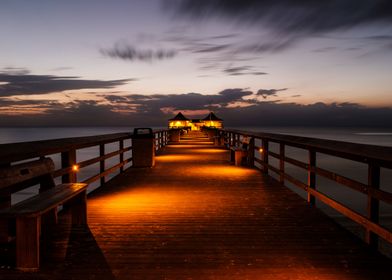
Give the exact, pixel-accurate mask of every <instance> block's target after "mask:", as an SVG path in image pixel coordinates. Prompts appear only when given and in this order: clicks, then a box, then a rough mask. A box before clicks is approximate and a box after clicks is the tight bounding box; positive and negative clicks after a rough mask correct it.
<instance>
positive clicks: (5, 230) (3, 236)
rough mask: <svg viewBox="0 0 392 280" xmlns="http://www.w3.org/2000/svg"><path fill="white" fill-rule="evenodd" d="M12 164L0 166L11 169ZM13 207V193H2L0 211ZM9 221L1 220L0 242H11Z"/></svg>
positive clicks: (2, 191)
mask: <svg viewBox="0 0 392 280" xmlns="http://www.w3.org/2000/svg"><path fill="white" fill-rule="evenodd" d="M9 166H11V165H10V164H4V165H0V168H1V167H9ZM10 207H11V192H10V191H4V190H1V191H0V209H7V208H10ZM9 228H10V225H9V220H8V219H1V220H0V242H8V241H9V240H8V239H9Z"/></svg>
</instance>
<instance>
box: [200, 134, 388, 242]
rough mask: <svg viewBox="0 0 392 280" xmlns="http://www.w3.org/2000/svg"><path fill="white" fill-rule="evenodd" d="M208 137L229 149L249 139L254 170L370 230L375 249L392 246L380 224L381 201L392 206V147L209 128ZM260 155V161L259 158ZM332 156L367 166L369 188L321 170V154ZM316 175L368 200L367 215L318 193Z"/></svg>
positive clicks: (249, 158)
mask: <svg viewBox="0 0 392 280" xmlns="http://www.w3.org/2000/svg"><path fill="white" fill-rule="evenodd" d="M205 129H206V130H207V131H208V134H209V135H210V137H211V135H212V136H213V137H219V138H222V141H220V142H219V143H222V142H223V143H224V144H225V145H227V147H228V148H230V147H233V146H239V145H240V143H241V140H242V139H243V138H244V137H248V138H250V139H249V148H248V150H249V152H248V162H249V163H250V165H251V166H252V167H255V168H257V169H259V170H260V171H262V172H263V173H264V174H266V175H269V172H273V173H275V174H277V175H278V179H275V180H277V181H278V182H279V183H281V184H282V185H285V183H286V182H290V183H292V184H293V185H295V186H296V187H299V188H300V189H303V190H304V191H305V192H307V197H308V198H307V201H308V203H309V204H311V205H313V206H314V205H315V202H316V199H317V200H319V201H322V202H323V203H324V204H326V205H328V206H329V207H332V208H333V209H335V210H337V211H338V212H340V213H341V214H343V215H345V216H346V217H348V218H350V219H351V220H353V221H354V222H356V223H358V224H359V225H361V226H363V227H364V229H365V230H366V235H365V241H366V242H367V243H368V244H369V245H370V246H371V247H373V248H378V243H379V242H378V241H379V237H381V238H383V239H384V240H386V241H387V242H389V243H392V232H391V231H390V230H389V229H386V228H385V227H383V226H382V225H380V223H379V216H380V213H379V208H380V201H382V202H385V203H388V204H392V193H391V192H388V191H386V190H383V189H380V177H381V172H380V169H381V168H388V169H392V147H383V146H376V145H366V144H357V143H349V142H343V141H335V140H325V139H317V138H310V137H302V136H293V135H284V134H273V133H263V132H257V133H254V132H249V131H241V130H234V129H221V130H218V129H209V128H205ZM255 140H257V141H261V146H257V145H255ZM271 142H273V143H277V144H279V152H272V151H271V150H270V148H269V143H271ZM287 147H295V148H300V149H303V150H306V151H307V152H308V160H307V162H303V161H301V160H298V159H295V158H291V157H287V156H286V155H285V150H286V148H287ZM256 153H259V155H260V157H259V158H258V157H256V156H255V154H256ZM319 153H320V154H326V155H331V156H334V157H338V158H344V159H349V160H353V161H356V162H360V163H364V164H367V166H368V182H367V184H364V183H361V182H358V181H356V180H354V179H351V178H348V177H345V176H343V175H341V174H337V173H335V172H332V171H329V170H326V169H324V168H320V167H319V166H317V157H318V156H317V155H318V154H319ZM269 157H273V158H275V159H277V160H278V161H279V166H278V167H276V166H273V165H271V164H270V163H269ZM286 163H289V164H292V165H294V166H296V167H299V168H301V169H304V170H306V171H307V174H308V178H307V183H304V182H302V181H301V180H299V179H297V178H295V177H294V176H293V175H289V174H287V173H286V168H285V164H286ZM316 175H319V176H322V177H324V178H327V179H329V180H332V181H334V182H336V183H338V184H340V185H342V186H345V187H348V188H350V189H352V190H354V191H357V192H359V193H362V194H364V195H366V196H367V200H368V203H367V208H366V215H362V214H360V213H358V212H356V211H355V210H353V209H351V208H350V207H348V206H347V204H345V203H342V202H338V201H336V200H334V199H332V198H331V197H328V196H327V195H326V194H324V193H322V192H320V191H318V190H317V189H318V186H319V184H318V182H317V180H316Z"/></svg>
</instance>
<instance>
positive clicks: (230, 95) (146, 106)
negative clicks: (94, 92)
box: [102, 88, 253, 113]
mask: <svg viewBox="0 0 392 280" xmlns="http://www.w3.org/2000/svg"><path fill="white" fill-rule="evenodd" d="M252 94H253V92H252V91H249V90H245V89H241V88H233V89H225V90H223V91H221V92H219V93H218V94H211V95H204V94H200V93H193V92H191V93H186V94H155V95H140V94H131V95H122V96H117V95H105V96H102V97H103V98H105V99H106V100H107V101H109V102H111V103H112V104H115V105H119V104H122V105H123V106H127V105H128V106H134V107H136V108H137V112H151V113H153V112H155V111H157V110H161V109H162V108H172V110H205V109H208V108H210V107H217V106H218V107H225V106H228V105H229V104H232V103H235V102H244V101H245V100H244V99H243V97H246V96H250V95H252ZM248 102H252V101H248Z"/></svg>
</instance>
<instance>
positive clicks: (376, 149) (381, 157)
mask: <svg viewBox="0 0 392 280" xmlns="http://www.w3.org/2000/svg"><path fill="white" fill-rule="evenodd" d="M225 131H226V132H231V133H235V134H240V135H243V136H248V137H255V138H263V139H266V140H268V141H270V142H276V143H283V144H288V145H290V146H292V147H297V148H302V149H314V150H317V151H318V152H320V153H325V154H329V155H333V156H338V157H343V158H346V159H351V160H355V161H359V162H364V163H369V162H371V161H376V162H378V164H379V165H381V166H383V167H387V168H392V147H384V146H377V145H368V144H359V143H350V142H344V141H336V140H327V139H319V138H311V137H304V136H294V135H286V134H273V133H264V132H257V133H252V132H249V131H241V130H234V129H233V130H232V129H230V130H227V129H226V130H225Z"/></svg>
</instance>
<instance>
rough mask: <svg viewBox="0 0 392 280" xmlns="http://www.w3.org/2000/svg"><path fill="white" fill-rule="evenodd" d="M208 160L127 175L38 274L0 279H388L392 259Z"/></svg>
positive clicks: (167, 160)
mask: <svg viewBox="0 0 392 280" xmlns="http://www.w3.org/2000/svg"><path fill="white" fill-rule="evenodd" d="M214 151H216V147H213V146H212V145H211V146H206V147H203V149H200V146H196V147H191V146H183V147H170V146H169V147H167V148H166V149H165V150H164V152H163V153H162V155H161V156H162V158H161V160H159V157H158V160H157V166H156V168H152V169H150V168H148V169H132V168H131V169H128V170H126V171H125V172H124V173H123V174H121V175H120V176H117V177H115V178H114V179H113V180H111V181H108V182H107V183H106V186H107V187H105V188H101V189H97V191H95V192H94V193H92V194H91V195H90V196H89V200H88V206H89V208H88V211H89V215H88V217H89V227H88V228H87V227H78V226H71V225H68V226H67V227H64V228H65V229H64V228H61V230H59V231H58V233H59V234H62V235H61V236H60V237H59V238H58V239H56V240H53V243H52V245H51V246H45V247H44V248H50V250H47V249H46V250H43V252H42V255H43V257H44V258H45V259H46V262H45V266H42V269H41V271H39V272H37V273H35V274H26V273H24V274H22V273H20V272H17V271H15V270H12V269H2V270H0V273H1V277H3V278H4V279H7V280H16V279H28V280H30V279H64V278H67V279H72V278H74V279H109V280H114V279H128V278H129V277H130V275H131V277H132V278H134V279H162V278H167V279H260V277H262V278H263V279H266V280H272V279H309V280H316V279H317V280H320V279H362V280H373V279H389V278H390V275H391V273H392V262H391V260H388V259H387V258H385V257H383V256H382V255H381V254H378V253H376V252H373V251H372V250H369V249H368V248H367V246H365V245H364V242H360V241H359V239H357V238H353V236H352V235H351V234H350V233H348V232H347V231H346V230H343V229H342V228H341V227H340V226H338V225H336V224H335V223H334V222H333V221H332V220H331V219H330V218H328V217H327V216H326V215H325V214H323V213H322V212H321V211H320V210H319V209H317V208H315V207H310V206H309V205H308V204H307V203H306V201H305V200H304V199H303V198H301V197H299V196H298V195H296V194H295V193H293V192H292V191H290V190H289V189H288V188H286V187H284V186H282V185H281V184H278V183H276V182H275V180H273V179H271V178H270V177H269V176H264V175H262V174H261V172H258V171H257V170H254V169H250V168H242V167H235V166H230V165H228V164H227V159H228V156H229V154H228V153H229V151H226V152H219V153H215V152H214ZM179 159H180V160H179ZM286 178H288V177H286ZM286 178H285V180H287V179H286ZM287 181H288V180H287ZM301 184H302V186H303V187H304V188H305V189H307V184H306V183H301V182H300V183H298V185H301ZM313 191H314V192H316V191H315V190H313ZM314 195H317V194H316V193H314ZM61 218H62V219H64V220H65V221H70V219H69V216H67V215H61ZM53 244H54V245H55V246H53ZM49 245H50V244H49ZM61 252H64V253H63V254H64V256H59V255H61ZM52 256H57V258H53V257H52Z"/></svg>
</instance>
